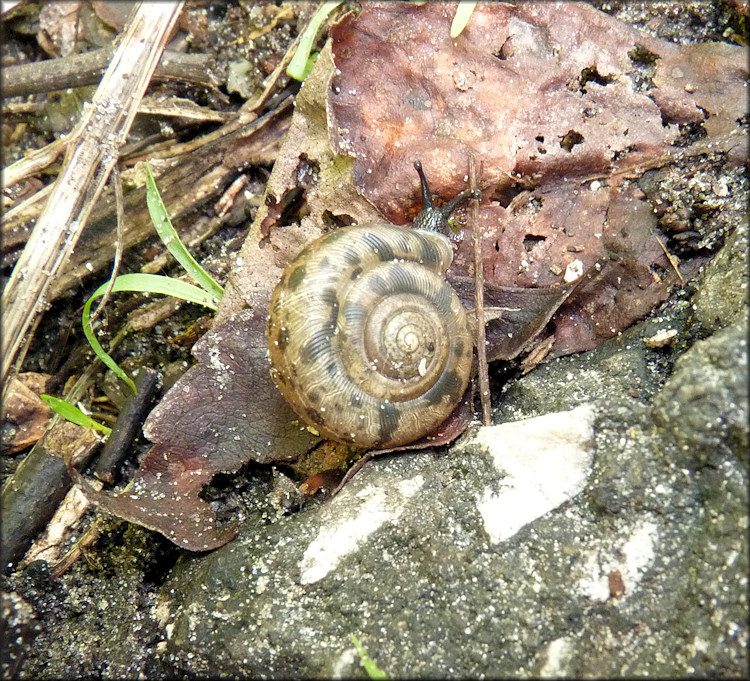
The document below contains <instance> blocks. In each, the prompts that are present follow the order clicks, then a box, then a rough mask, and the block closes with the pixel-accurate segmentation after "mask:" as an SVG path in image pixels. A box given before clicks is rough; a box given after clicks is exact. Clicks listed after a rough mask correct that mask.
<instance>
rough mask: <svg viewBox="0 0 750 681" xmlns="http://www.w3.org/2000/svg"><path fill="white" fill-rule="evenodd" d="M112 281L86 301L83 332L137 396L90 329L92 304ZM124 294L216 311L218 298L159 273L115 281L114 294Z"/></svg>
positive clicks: (111, 368)
mask: <svg viewBox="0 0 750 681" xmlns="http://www.w3.org/2000/svg"><path fill="white" fill-rule="evenodd" d="M108 284H109V282H107V283H104V284H102V285H101V286H100V287H99V288H98V289H96V291H94V293H93V294H92V296H91V298H89V299H88V300H87V301H86V304H85V305H84V306H83V314H82V321H83V333H84V334H85V335H86V338H87V339H88V341H89V344H90V345H91V347H92V348H93V349H94V352H95V353H96V356H97V357H98V358H99V359H101V360H102V362H104V364H105V365H106V366H107V368H108V369H110V370H111V371H112V372H114V374H115V375H116V376H119V377H120V378H121V379H122V380H123V381H125V383H127V385H128V387H129V388H130V389H131V390H132V391H133V393H136V389H135V383H133V381H132V380H131V378H130V377H129V376H128V375H127V374H126V373H125V372H124V371H123V370H122V369H121V368H120V367H119V366H118V365H117V362H115V360H113V359H112V358H111V357H110V356H109V355H108V354H107V352H106V351H105V350H104V348H103V347H102V346H101V345H100V344H99V341H98V340H96V337H95V336H94V332H93V330H92V329H91V304H92V303H93V302H94V300H96V299H97V298H98V297H99V296H101V295H103V294H104V292H105V291H106V290H107V286H108ZM122 291H130V292H133V293H159V294H162V295H165V296H172V297H174V298H181V299H182V300H187V301H188V302H189V303H197V304H198V305H203V306H204V307H207V308H210V309H211V310H215V309H216V307H217V300H216V298H215V297H214V296H213V295H212V294H210V293H209V292H208V291H204V290H203V289H200V288H198V287H197V286H193V285H192V284H188V283H186V282H184V281H180V280H179V279H172V278H171V277H164V276H161V275H159V274H139V273H136V274H123V275H121V276H119V277H117V279H115V284H114V286H113V287H112V293H119V292H122Z"/></svg>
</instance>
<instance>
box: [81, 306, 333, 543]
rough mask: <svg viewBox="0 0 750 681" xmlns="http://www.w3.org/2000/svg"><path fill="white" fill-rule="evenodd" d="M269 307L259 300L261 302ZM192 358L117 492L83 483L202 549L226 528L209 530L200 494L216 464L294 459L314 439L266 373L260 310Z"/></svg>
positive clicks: (200, 346) (125, 514) (206, 342)
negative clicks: (194, 360)
mask: <svg viewBox="0 0 750 681" xmlns="http://www.w3.org/2000/svg"><path fill="white" fill-rule="evenodd" d="M266 305H267V303H266ZM194 354H195V356H196V357H197V359H198V360H199V364H198V365H196V366H195V367H193V368H191V369H190V370H188V371H187V373H186V374H185V375H184V376H183V377H182V378H180V380H179V381H178V382H177V383H176V384H175V385H174V387H173V388H172V389H171V390H170V391H169V393H168V394H167V396H165V398H164V399H163V400H162V401H161V403H160V404H159V405H158V406H157V407H156V408H155V409H154V410H153V411H152V412H151V414H150V415H149V417H148V419H147V421H146V424H145V425H144V429H143V430H144V433H145V434H146V436H147V437H148V438H149V439H150V440H152V441H153V442H156V443H159V444H157V445H156V446H154V447H153V448H152V449H151V450H150V451H149V452H148V454H147V455H146V457H145V458H144V460H143V462H142V463H141V467H140V468H139V469H138V471H137V472H136V475H135V477H134V479H133V481H132V484H131V485H130V486H129V487H128V489H126V490H125V492H123V493H122V494H121V495H119V496H112V495H109V494H106V493H104V492H101V493H100V492H96V491H95V490H93V489H91V488H89V487H88V486H85V487H84V489H85V492H86V495H87V497H88V498H89V499H91V500H92V501H94V502H96V503H97V504H99V505H100V506H103V507H104V508H106V509H108V510H109V511H111V512H112V513H115V514H116V515H118V516H120V517H122V518H125V519H127V520H129V521H131V522H136V523H138V524H139V525H143V526H144V527H148V528H150V529H153V530H156V531H158V532H161V533H162V534H164V535H165V536H166V537H168V538H169V539H171V540H172V541H174V542H175V543H176V544H178V545H179V546H183V547H185V548H188V549H190V550H191V551H205V550H208V549H211V548H215V547H217V546H221V545H222V544H224V543H226V542H227V541H229V540H230V539H231V538H232V537H233V536H234V533H235V531H236V527H234V526H225V527H222V528H216V527H215V524H216V517H215V515H214V512H213V510H212V509H211V507H210V506H209V505H208V504H207V503H206V502H204V501H203V500H201V499H200V497H199V496H198V495H199V493H200V490H201V487H203V485H206V484H208V482H209V481H210V480H211V478H212V477H213V476H214V475H215V474H216V473H220V472H229V471H236V470H237V469H238V468H240V467H241V466H242V465H243V464H244V463H246V462H248V461H251V460H252V461H257V462H259V463H269V462H272V461H292V460H294V459H296V458H297V457H298V456H299V455H300V454H301V453H302V452H305V451H307V450H308V449H309V448H310V447H311V446H313V445H314V444H315V443H316V442H317V441H318V440H319V438H316V437H314V436H313V435H311V434H310V432H308V430H307V429H306V427H305V426H304V425H300V423H299V421H298V420H297V417H296V415H295V414H294V413H293V412H292V411H291V409H290V408H289V407H288V406H287V404H286V402H285V401H284V400H283V398H282V397H281V395H280V394H279V392H278V390H277V389H276V386H275V385H274V384H273V382H272V381H271V377H270V375H269V372H268V364H267V361H266V341H265V309H264V310H263V312H262V314H261V313H253V312H252V311H250V310H246V311H244V312H241V313H239V314H237V315H235V316H234V317H232V318H230V319H229V320H227V321H225V322H224V323H223V324H221V325H219V326H218V327H217V328H215V329H214V330H213V331H211V332H210V333H208V334H206V335H205V336H204V337H203V338H202V339H201V340H200V341H199V342H198V343H197V344H196V346H195V348H194Z"/></svg>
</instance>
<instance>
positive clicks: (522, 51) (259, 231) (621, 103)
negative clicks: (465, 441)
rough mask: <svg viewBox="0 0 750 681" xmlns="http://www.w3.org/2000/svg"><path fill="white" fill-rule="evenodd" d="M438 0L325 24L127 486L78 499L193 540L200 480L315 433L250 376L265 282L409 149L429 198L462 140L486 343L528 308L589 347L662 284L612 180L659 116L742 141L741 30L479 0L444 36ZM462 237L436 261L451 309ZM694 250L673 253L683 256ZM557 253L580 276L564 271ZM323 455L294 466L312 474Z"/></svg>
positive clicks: (467, 289) (375, 194)
mask: <svg viewBox="0 0 750 681" xmlns="http://www.w3.org/2000/svg"><path fill="white" fill-rule="evenodd" d="M453 11H454V7H453V6H451V5H444V4H443V3H425V4H423V5H419V6H417V5H414V4H412V3H368V4H365V5H364V7H363V9H362V12H361V14H360V15H359V16H358V17H355V16H354V15H347V16H345V17H344V18H343V19H342V20H341V21H340V22H339V23H338V24H337V25H336V26H335V27H334V28H333V29H332V31H331V37H332V39H331V41H330V42H329V45H328V46H327V47H326V49H324V50H323V51H322V53H321V55H320V57H319V59H318V61H317V63H316V66H315V68H314V69H313V72H312V73H311V75H310V76H309V78H308V79H307V81H306V82H305V84H304V86H303V88H302V90H301V92H300V93H299V96H298V98H297V103H296V111H295V115H294V119H293V122H292V125H291V129H290V131H289V133H288V136H287V138H286V141H285V143H284V146H283V148H282V151H281V153H280V156H279V158H278V160H277V162H276V165H275V167H274V170H273V173H272V174H271V177H270V179H269V182H268V187H267V192H266V198H265V203H264V205H263V206H261V207H260V209H259V211H258V215H257V217H256V220H255V222H254V224H253V227H252V228H251V231H250V234H249V236H248V239H247V241H246V243H245V246H244V247H243V251H242V254H241V256H240V257H239V258H238V261H237V266H236V268H235V270H234V272H233V276H232V279H231V280H230V282H229V284H228V286H227V288H226V293H225V296H224V300H223V301H222V307H221V309H220V311H219V313H218V316H217V320H216V326H215V329H214V330H213V331H211V332H209V334H207V336H206V337H205V338H204V339H203V341H202V342H201V343H200V344H199V346H198V347H197V348H196V356H197V358H198V360H199V364H198V365H197V366H196V367H194V368H193V369H191V370H190V371H188V373H187V374H186V375H185V376H184V377H183V379H182V380H181V381H180V382H178V384H177V385H175V386H174V388H172V389H171V390H170V391H169V393H168V394H167V395H166V397H165V398H164V400H163V401H162V403H161V404H160V405H159V407H158V408H157V409H156V410H155V411H154V413H153V414H152V415H151V417H150V418H149V420H148V422H147V425H146V429H145V431H146V434H147V435H148V437H149V438H151V439H152V440H153V441H154V442H156V443H157V444H156V446H155V447H154V448H153V449H152V450H151V451H150V452H149V454H148V455H147V457H146V458H145V460H144V462H143V464H142V467H141V469H140V471H138V473H137V475H136V478H135V480H134V482H133V484H132V486H131V487H130V488H129V489H128V490H127V491H126V492H125V493H124V494H123V495H121V496H120V497H118V498H116V499H115V498H112V497H106V496H103V495H98V496H97V497H96V499H97V500H98V501H99V503H103V504H104V505H105V506H107V507H108V508H110V509H111V510H112V511H114V512H115V513H117V514H119V515H121V516H123V517H125V518H128V519H130V520H133V521H134V522H138V523H140V524H143V525H146V526H147V527H151V528H153V529H155V530H157V531H159V532H162V533H163V534H165V536H167V537H169V538H171V539H172V540H173V541H176V542H177V543H178V544H180V545H181V546H185V547H186V548H190V549H193V550H202V549H207V548H211V547H213V546H218V545H219V544H221V543H223V542H225V541H228V540H229V539H230V538H231V536H233V533H234V528H231V527H225V528H223V529H220V530H217V529H216V528H215V526H214V515H213V512H212V510H211V508H210V507H209V506H208V504H206V503H205V502H203V501H201V500H200V499H199V497H198V493H199V491H200V488H201V486H202V485H204V484H206V483H207V482H208V481H209V480H210V478H211V477H212V475H213V474H214V473H216V472H219V471H233V470H236V469H238V468H239V467H240V466H241V465H242V464H243V463H244V462H246V461H248V460H255V461H259V462H269V461H291V460H293V459H294V458H296V457H297V456H298V455H299V454H301V453H302V452H303V451H306V450H308V449H309V448H311V447H312V446H314V445H315V444H316V438H315V437H314V435H313V434H311V433H309V432H308V431H307V430H306V429H304V428H303V427H301V426H300V424H299V423H298V422H297V421H296V417H295V416H294V414H293V413H292V412H291V411H290V410H289V408H288V407H287V406H286V404H285V403H284V402H283V401H282V399H281V397H280V396H279V394H278V393H277V391H276V389H275V387H274V386H273V384H272V383H271V380H270V377H269V375H268V369H267V364H266V349H265V337H264V333H263V331H264V326H265V315H266V312H267V309H266V308H267V301H268V298H269V295H270V292H271V290H272V289H273V287H274V285H275V284H276V282H277V281H278V279H279V276H280V274H281V271H282V269H283V267H284V266H285V265H286V264H287V263H288V262H289V261H290V260H291V259H292V258H293V257H294V256H295V255H296V254H297V253H298V252H299V251H300V250H301V249H302V248H303V247H304V245H305V243H307V242H308V241H310V240H312V239H314V238H316V237H318V236H320V235H321V234H322V233H323V232H325V231H328V230H330V229H334V228H336V227H339V226H341V225H347V224H352V223H361V222H368V221H370V222H373V221H382V220H383V216H385V218H386V219H387V220H389V221H391V222H394V223H396V224H405V223H407V222H409V221H410V220H411V219H412V218H413V217H414V215H415V214H416V212H417V211H418V209H419V191H418V181H417V176H416V173H414V170H413V163H414V161H416V160H420V161H421V162H422V164H423V166H424V168H425V171H426V173H427V176H428V178H429V180H430V182H431V184H432V187H433V191H435V192H436V193H437V194H439V195H440V196H441V197H442V198H443V199H447V198H450V197H452V196H453V195H455V194H457V193H458V192H459V191H461V190H462V189H463V188H464V187H465V173H466V170H467V161H468V156H469V153H472V154H474V155H475V156H476V158H477V160H478V161H479V162H481V164H482V167H483V168H484V175H483V176H482V178H481V186H482V188H483V197H484V198H483V202H482V204H481V207H480V212H479V224H478V229H480V230H481V234H482V244H483V251H484V256H485V257H484V276H485V281H486V284H487V292H486V294H485V297H486V304H487V306H488V308H490V309H489V310H488V314H487V318H488V319H489V320H490V321H489V325H488V332H487V337H488V340H489V346H488V356H489V357H490V358H492V359H498V358H505V359H507V358H512V357H515V356H516V355H517V354H518V353H519V352H520V351H521V350H523V349H528V347H529V344H530V342H531V341H533V339H534V336H536V335H537V334H538V333H539V332H540V331H542V330H543V329H545V328H546V332H547V333H548V334H551V335H549V336H548V337H547V339H546V340H545V345H544V348H545V351H546V350H547V349H548V348H549V347H550V346H551V347H552V351H553V352H554V353H555V354H558V355H559V354H565V353H568V352H575V351H577V350H582V349H586V348H591V347H594V346H595V345H596V344H598V343H600V342H601V341H602V340H604V339H606V338H609V337H612V336H613V335H615V334H617V333H618V332H619V331H621V330H622V329H624V328H626V327H627V326H628V325H629V324H631V323H632V322H633V321H634V320H636V319H638V318H639V317H642V316H644V315H645V314H646V313H647V312H648V311H649V310H650V309H651V308H652V307H653V306H654V305H655V304H657V303H658V302H659V301H661V300H664V299H665V298H666V297H667V295H668V292H669V287H670V286H671V285H672V284H673V283H674V282H676V281H677V279H678V277H677V274H676V272H674V265H673V263H670V261H669V260H668V259H667V256H666V254H665V252H664V248H663V246H662V244H660V243H659V241H658V239H657V235H656V233H657V231H658V227H659V225H658V224H657V221H656V220H657V217H658V216H656V215H655V214H654V211H653V207H652V206H651V204H650V203H649V202H648V201H647V200H646V195H645V194H644V193H643V191H641V190H640V189H639V188H638V187H637V185H635V184H632V183H631V182H630V180H631V179H633V178H638V177H639V176H641V175H642V174H643V172H644V170H645V169H648V168H659V167H664V166H666V165H668V164H669V163H670V159H671V154H673V153H675V148H674V147H673V144H674V142H675V141H678V140H680V139H683V143H684V144H689V143H690V142H691V141H692V139H691V138H685V137H682V138H681V136H682V135H683V132H684V130H686V129H688V128H684V129H683V128H681V127H680V126H681V125H682V126H692V128H689V129H690V130H692V131H693V132H694V133H695V130H697V129H700V133H701V134H703V135H708V136H716V137H713V138H711V140H712V143H715V146H714V149H713V151H712V153H713V154H714V156H713V159H714V160H713V161H712V162H714V163H717V164H718V165H719V166H721V164H722V163H727V164H729V163H734V164H737V163H739V162H741V161H742V159H743V158H744V157H745V152H744V151H742V152H741V153H739V154H738V153H737V151H736V150H737V148H738V146H737V140H738V138H742V133H741V132H739V133H738V128H737V122H738V119H739V118H740V117H741V116H742V115H743V114H744V102H745V79H746V77H747V68H746V66H745V60H746V53H745V50H744V49H743V48H740V47H734V46H729V45H711V44H706V45H701V46H695V45H693V46H682V45H674V44H671V43H667V42H665V41H661V40H657V39H654V38H651V37H648V36H644V35H642V34H640V33H639V32H638V31H636V30H635V29H633V28H632V27H629V26H627V25H625V24H623V23H622V22H620V21H618V20H616V19H614V18H612V17H610V16H608V15H606V14H604V13H602V12H599V11H597V10H596V9H594V8H593V7H591V6H589V5H584V4H576V3H546V2H541V3H533V2H523V3H517V4H511V3H484V4H479V5H478V6H477V8H476V10H475V12H474V14H473V15H472V18H471V20H470V22H469V24H468V26H467V27H466V28H465V29H464V31H463V32H462V33H461V35H460V36H458V37H457V38H456V39H452V38H450V36H449V31H450V23H451V19H452V15H453ZM701 126H702V127H701ZM719 135H724V137H718V136H719ZM733 135H734V137H733V138H732V136H733ZM730 138H732V139H731V140H730ZM727 140H730V141H727ZM742 148H743V149H744V147H742ZM730 152H731V153H730ZM701 153H702V152H701ZM470 243H471V239H464V241H463V243H462V244H461V245H460V246H459V247H458V252H457V255H456V259H455V262H454V266H453V268H452V270H451V272H450V273H449V276H450V279H451V281H452V282H453V283H454V284H455V285H456V288H457V289H458V290H459V293H460V294H461V295H462V299H463V300H464V301H465V303H464V304H465V306H466V307H467V308H470V307H472V306H473V305H472V304H471V303H470V302H468V300H470V299H471V297H472V292H473V289H472V286H471V285H470V284H469V283H467V282H470V281H471V279H469V277H471V275H472V273H473V256H472V253H471V247H470ZM701 262H703V260H700V259H698V258H696V259H694V260H691V261H687V262H682V263H681V264H680V268H681V271H682V274H683V276H685V275H688V276H689V274H690V272H691V271H692V270H695V269H697V267H698V265H699V264H700V263H701ZM572 271H580V272H583V273H584V275H585V276H584V277H583V278H582V279H581V280H578V281H573V277H572V276H571V272H572ZM592 273H595V274H596V276H589V275H591V274H592ZM462 291H463V293H462ZM558 307H559V311H558V313H557V314H554V313H555V311H556V310H558ZM467 405H468V406H467ZM470 407H471V401H470V398H469V397H468V396H467V397H466V399H465V401H464V403H463V407H462V408H463V410H464V411H463V412H461V414H459V415H458V416H457V417H456V419H454V420H453V421H451V422H450V423H448V424H444V427H443V428H441V431H443V434H442V435H441V436H439V439H438V440H437V442H445V441H449V440H450V439H452V438H454V437H455V436H456V435H457V434H458V433H460V432H461V430H462V429H463V428H464V427H465V424H466V422H467V416H466V414H468V417H470V415H471V409H470ZM435 442H436V441H435V440H434V439H433V440H432V441H430V442H428V443H427V446H429V445H434V444H435ZM413 447H414V446H410V447H409V448H413ZM325 465H326V466H330V465H331V464H330V461H329V462H328V463H327V464H325ZM326 470H333V468H330V467H329V468H327V469H326ZM324 472H325V471H320V473H321V476H320V479H314V480H311V481H310V484H311V486H312V487H314V486H315V485H319V484H328V483H329V482H330V481H329V480H328V478H329V477H330V476H328V477H326V475H327V474H326V475H323V473H324ZM311 474H312V473H311Z"/></svg>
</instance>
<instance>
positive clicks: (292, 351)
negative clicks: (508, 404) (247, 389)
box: [267, 173, 473, 448]
mask: <svg viewBox="0 0 750 681" xmlns="http://www.w3.org/2000/svg"><path fill="white" fill-rule="evenodd" d="M420 175H421V173H420ZM430 206H431V203H430ZM436 210H437V209H436ZM452 259H453V247H452V244H451V242H450V240H449V239H448V238H447V237H446V236H444V235H443V234H440V233H438V232H436V231H427V230H423V229H409V228H406V227H399V226H396V225H391V224H386V223H383V224H365V225H357V226H351V227H344V228H341V229H337V230H335V231H332V232H329V233H328V234H325V235H324V236H322V237H320V238H319V239H317V240H316V241H314V242H313V243H311V244H310V245H309V246H307V247H306V248H305V250H303V251H302V253H301V254H300V255H299V256H298V257H297V258H296V259H295V260H294V261H293V262H292V263H290V264H289V266H288V267H287V268H286V270H285V271H284V273H283V275H282V277H281V281H280V282H279V284H278V285H277V287H276V289H275V290H274V292H273V295H272V297H271V303H270V308H269V318H268V323H267V337H268V349H269V358H270V362H271V375H272V377H273V379H274V381H275V382H276V384H277V386H278V387H279V389H280V390H281V392H282V394H283V395H284V397H285V398H286V400H287V401H288V402H289V404H290V405H291V406H292V408H293V409H294V411H295V412H296V413H297V414H298V415H299V416H300V417H301V418H302V419H303V420H304V421H305V422H306V423H308V424H309V425H310V426H312V427H313V428H314V429H315V430H317V431H318V432H319V433H320V434H321V435H323V436H324V437H326V438H329V439H333V440H337V441H339V442H344V443H348V444H354V445H357V446H360V447H366V448H388V447H396V446H399V445H403V444H408V443H409V442H413V441H415V440H417V439H419V438H420V437H422V436H424V435H426V434H429V433H430V432H432V431H433V430H435V428H436V427H437V426H439V425H440V423H442V422H443V421H444V420H445V419H446V418H447V416H448V415H449V414H450V413H451V411H453V409H454V407H455V406H456V404H457V403H458V402H459V400H460V399H461V396H462V395H463V394H464V391H465V390H466V387H467V385H468V381H469V377H470V373H471V365H472V357H473V342H472V337H471V335H470V332H469V328H468V324H467V319H466V314H465V312H464V309H463V306H462V305H461V302H460V301H459V299H458V296H457V295H456V293H455V291H453V289H452V288H451V287H450V286H449V284H448V283H447V282H446V281H445V279H444V274H445V271H446V270H447V269H448V267H449V265H450V264H451V261H452Z"/></svg>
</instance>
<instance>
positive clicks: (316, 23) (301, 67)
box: [286, 0, 343, 80]
mask: <svg viewBox="0 0 750 681" xmlns="http://www.w3.org/2000/svg"><path fill="white" fill-rule="evenodd" d="M342 1H343V0H326V2H324V3H323V4H322V5H321V6H320V9H318V11H317V12H316V13H315V15H314V16H313V18H312V19H310V23H309V24H308V26H307V28H306V29H305V32H304V33H303V34H302V36H301V37H300V39H299V46H298V47H297V51H296V52H295V53H294V56H293V57H292V61H290V62H289V66H287V67H286V75H287V76H289V77H290V78H294V79H295V80H305V78H307V75H308V74H309V73H310V69H312V60H310V59H309V57H310V52H312V48H313V44H314V43H315V37H316V36H317V34H318V29H319V28H320V25H321V24H322V23H323V22H324V21H325V19H326V17H327V16H328V15H329V14H330V13H331V12H333V10H334V9H336V8H337V7H338V6H339V5H340V4H341V3H342Z"/></svg>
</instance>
